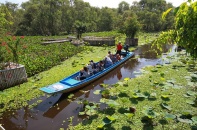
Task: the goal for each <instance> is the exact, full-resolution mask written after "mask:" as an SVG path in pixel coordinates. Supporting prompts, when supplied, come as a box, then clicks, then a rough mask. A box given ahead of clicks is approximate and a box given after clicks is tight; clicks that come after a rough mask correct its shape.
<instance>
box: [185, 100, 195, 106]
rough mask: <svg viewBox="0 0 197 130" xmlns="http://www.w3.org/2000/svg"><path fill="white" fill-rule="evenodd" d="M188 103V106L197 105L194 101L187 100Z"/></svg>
mask: <svg viewBox="0 0 197 130" xmlns="http://www.w3.org/2000/svg"><path fill="white" fill-rule="evenodd" d="M186 103H188V104H190V105H194V104H195V102H194V101H192V100H186Z"/></svg>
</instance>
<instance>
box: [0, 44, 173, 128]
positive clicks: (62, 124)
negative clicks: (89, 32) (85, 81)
mask: <svg viewBox="0 0 197 130" xmlns="http://www.w3.org/2000/svg"><path fill="white" fill-rule="evenodd" d="M170 47H171V46H169V45H164V46H163V50H162V51H161V50H159V51H157V53H156V52H155V51H152V50H153V49H156V48H155V47H151V45H144V46H141V47H139V48H138V49H137V50H136V51H135V55H137V56H138V55H139V56H140V58H138V57H136V58H131V59H129V60H128V61H127V62H125V63H123V64H122V65H120V66H118V67H117V68H116V69H115V70H113V71H111V72H110V73H108V74H107V75H105V76H103V77H101V78H100V79H98V80H96V81H95V82H93V83H91V84H89V85H88V86H86V87H84V88H83V89H82V91H74V92H73V94H74V97H73V98H72V102H70V101H68V100H67V99H68V95H69V94H62V95H61V94H59V95H54V96H51V97H49V98H46V97H41V99H43V102H42V103H40V104H39V105H38V106H37V107H35V108H33V109H31V110H30V109H28V107H25V108H23V109H21V110H18V111H15V112H11V113H10V112H7V113H5V114H4V115H3V117H2V118H1V119H0V124H3V127H5V129H6V130H35V129H36V130H46V129H47V130H49V129H50V130H57V129H59V128H65V129H66V128H67V127H68V125H69V122H68V119H69V118H70V117H72V116H74V117H75V118H74V119H73V123H74V124H73V125H75V124H77V123H78V122H81V121H82V119H83V117H82V116H78V113H79V112H80V110H81V107H82V105H80V104H78V103H77V101H79V100H80V99H87V100H89V101H93V102H99V100H100V98H101V95H95V94H94V93H93V92H94V91H95V90H97V89H100V90H101V89H103V88H102V86H101V85H100V84H102V83H104V84H114V83H116V82H118V81H119V80H123V79H124V78H126V77H130V78H133V77H135V74H134V73H133V72H134V71H137V70H139V69H141V68H142V67H144V66H147V65H156V64H157V63H158V62H159V59H157V55H158V54H161V53H162V52H167V51H168V50H169V48H170Z"/></svg>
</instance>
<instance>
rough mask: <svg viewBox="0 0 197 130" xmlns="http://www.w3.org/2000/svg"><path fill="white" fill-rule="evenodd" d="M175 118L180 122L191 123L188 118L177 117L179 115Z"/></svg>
mask: <svg viewBox="0 0 197 130" xmlns="http://www.w3.org/2000/svg"><path fill="white" fill-rule="evenodd" d="M177 119H178V121H180V122H182V123H187V124H191V123H192V121H191V120H189V119H182V118H179V117H178V118H177Z"/></svg>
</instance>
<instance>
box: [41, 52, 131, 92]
mask: <svg viewBox="0 0 197 130" xmlns="http://www.w3.org/2000/svg"><path fill="white" fill-rule="evenodd" d="M122 53H123V55H125V56H124V58H122V59H121V60H120V61H118V62H115V63H114V64H112V65H111V66H109V67H107V68H105V69H104V70H102V71H99V72H97V73H96V74H93V75H91V76H89V77H87V78H86V79H84V80H76V77H77V76H78V75H79V72H76V73H74V74H73V75H70V76H68V77H66V78H64V79H63V80H61V81H59V82H57V83H54V84H52V85H49V86H46V87H43V88H40V90H41V91H43V92H45V93H48V94H54V93H68V92H71V91H74V90H77V89H80V88H82V87H84V86H86V85H88V84H90V83H91V82H93V81H94V80H96V79H98V78H100V77H101V76H103V75H105V74H106V73H108V72H110V71H111V70H113V69H115V68H116V67H118V66H119V65H120V64H122V63H124V62H125V61H127V60H128V59H129V58H131V57H132V56H133V55H134V52H122Z"/></svg>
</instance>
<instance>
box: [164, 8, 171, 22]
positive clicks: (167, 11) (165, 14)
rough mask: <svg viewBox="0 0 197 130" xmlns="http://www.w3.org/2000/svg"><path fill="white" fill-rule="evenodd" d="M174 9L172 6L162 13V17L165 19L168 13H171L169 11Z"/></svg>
mask: <svg viewBox="0 0 197 130" xmlns="http://www.w3.org/2000/svg"><path fill="white" fill-rule="evenodd" d="M171 10H172V8H169V9H168V10H166V11H165V12H163V14H162V19H163V20H165V18H166V16H167V14H169V12H170V11H171Z"/></svg>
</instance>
